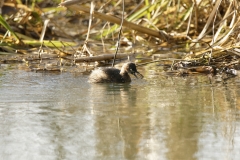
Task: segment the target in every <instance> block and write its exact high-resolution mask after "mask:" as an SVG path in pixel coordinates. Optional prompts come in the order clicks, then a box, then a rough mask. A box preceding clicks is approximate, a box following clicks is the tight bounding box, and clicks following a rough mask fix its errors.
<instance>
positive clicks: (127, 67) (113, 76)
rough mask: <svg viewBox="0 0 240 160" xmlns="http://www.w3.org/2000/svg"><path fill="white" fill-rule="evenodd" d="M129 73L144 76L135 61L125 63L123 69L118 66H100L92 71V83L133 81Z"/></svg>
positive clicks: (90, 80)
mask: <svg viewBox="0 0 240 160" xmlns="http://www.w3.org/2000/svg"><path fill="white" fill-rule="evenodd" d="M128 73H131V74H133V75H134V76H135V77H136V78H138V77H140V78H143V75H141V74H140V73H139V72H138V71H137V68H136V65H135V63H125V64H124V65H123V66H122V68H121V70H119V69H116V68H99V69H95V70H93V71H92V73H91V75H90V76H89V82H90V83H111V82H113V83H126V82H131V78H130V76H129V75H128Z"/></svg>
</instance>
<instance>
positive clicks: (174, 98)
mask: <svg viewBox="0 0 240 160" xmlns="http://www.w3.org/2000/svg"><path fill="white" fill-rule="evenodd" d="M158 67H159V66H157V65H155V64H149V65H146V66H143V67H142V68H140V69H139V71H140V72H141V73H142V74H143V75H144V79H134V78H133V82H132V83H130V84H89V83H88V82H87V80H88V75H77V74H73V73H35V72H27V71H23V70H18V69H5V67H4V66H1V67H0V136H1V138H0V157H1V158H0V159H4V160H16V159H18V160H26V159H32V160H43V159H44V160H55V159H64V160H75V159H88V160H99V159H122V160H125V159H126V160H130V159H131V160H133V159H137V160H139V159H144V160H145V159H151V160H157V159H158V160H192V159H196V160H198V159H199V160H203V159H204V160H208V159H209V160H219V159H225V160H237V159H239V157H240V110H239V109H240V101H239V100H240V89H239V88H240V81H239V78H234V79H230V80H229V81H227V82H225V83H222V82H221V83H215V84H210V83H209V80H208V77H207V76H206V75H198V76H188V77H177V76H167V75H164V74H162V73H161V71H159V72H158Z"/></svg>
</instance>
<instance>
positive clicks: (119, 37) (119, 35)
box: [112, 0, 125, 67]
mask: <svg viewBox="0 0 240 160" xmlns="http://www.w3.org/2000/svg"><path fill="white" fill-rule="evenodd" d="M124 1H125V0H122V21H121V25H120V30H119V33H118V41H117V48H116V52H115V54H114V58H113V63H112V67H114V64H115V60H116V56H117V52H118V49H119V46H120V39H121V33H122V26H123V20H124V6H125V4H124Z"/></svg>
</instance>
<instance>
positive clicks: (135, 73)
mask: <svg viewBox="0 0 240 160" xmlns="http://www.w3.org/2000/svg"><path fill="white" fill-rule="evenodd" d="M132 74H133V75H134V76H135V77H136V78H140V79H142V78H143V75H142V74H141V73H139V72H138V71H136V72H133V73H132Z"/></svg>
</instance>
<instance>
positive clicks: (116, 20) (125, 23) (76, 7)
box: [60, 1, 166, 40]
mask: <svg viewBox="0 0 240 160" xmlns="http://www.w3.org/2000/svg"><path fill="white" fill-rule="evenodd" d="M60 6H64V7H67V8H69V9H71V10H74V11H83V12H85V13H88V14H89V13H90V8H88V7H86V6H81V5H76V4H75V3H73V2H71V1H66V2H62V3H60ZM93 16H94V17H96V18H99V19H102V20H105V21H109V22H111V23H115V24H118V25H120V24H121V19H120V18H118V17H114V16H111V15H105V14H103V13H99V12H94V14H93ZM123 26H125V27H128V28H131V29H133V30H136V31H138V32H141V33H145V34H148V35H150V36H154V37H158V38H160V39H162V40H165V39H166V37H164V36H162V35H161V34H160V33H159V32H158V31H155V30H152V29H149V28H146V27H143V26H139V25H137V24H134V23H131V22H128V21H126V20H124V21H123ZM165 36H166V35H165Z"/></svg>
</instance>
